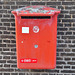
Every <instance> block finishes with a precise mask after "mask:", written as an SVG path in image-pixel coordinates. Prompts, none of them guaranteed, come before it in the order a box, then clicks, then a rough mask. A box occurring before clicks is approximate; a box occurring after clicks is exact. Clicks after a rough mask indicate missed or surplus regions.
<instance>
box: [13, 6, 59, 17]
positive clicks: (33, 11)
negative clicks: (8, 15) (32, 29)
mask: <svg viewBox="0 0 75 75" xmlns="http://www.w3.org/2000/svg"><path fill="white" fill-rule="evenodd" d="M12 13H13V14H17V15H18V16H53V15H54V14H59V13H60V10H58V9H56V8H51V7H47V6H41V5H40V6H38V5H36V6H27V7H22V8H19V9H16V10H13V11H12Z"/></svg>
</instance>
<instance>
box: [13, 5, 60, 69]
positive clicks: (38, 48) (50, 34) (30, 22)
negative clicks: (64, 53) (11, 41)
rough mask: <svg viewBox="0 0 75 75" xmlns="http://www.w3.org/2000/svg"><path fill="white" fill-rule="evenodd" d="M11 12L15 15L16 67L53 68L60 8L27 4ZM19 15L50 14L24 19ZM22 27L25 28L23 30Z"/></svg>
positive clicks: (54, 65)
mask: <svg viewBox="0 0 75 75" xmlns="http://www.w3.org/2000/svg"><path fill="white" fill-rule="evenodd" d="M12 13H13V14H14V15H15V23H16V46H17V67H18V68H20V69H54V68H55V67H56V39H57V16H58V14H59V13H60V10H58V9H55V8H50V7H46V6H28V7H23V8H20V9H17V10H14V11H12ZM21 16H24V17H25V16H50V18H44V19H43V18H42V19H38V18H36V19H32V18H30V19H28V18H27V19H26V18H25V19H24V18H21ZM23 27H24V28H25V29H26V28H27V29H26V30H24V29H23ZM23 32H24V33H23ZM25 32H26V33H25ZM33 61H35V62H33Z"/></svg>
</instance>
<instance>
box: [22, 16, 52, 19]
mask: <svg viewBox="0 0 75 75" xmlns="http://www.w3.org/2000/svg"><path fill="white" fill-rule="evenodd" d="M50 18H51V17H50V16H21V19H50Z"/></svg>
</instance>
